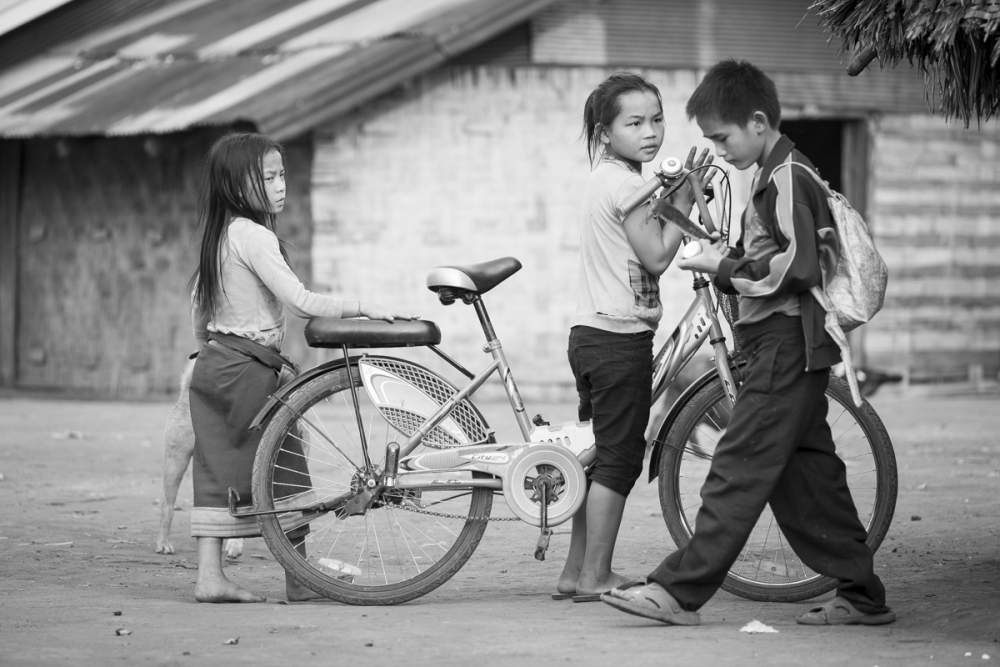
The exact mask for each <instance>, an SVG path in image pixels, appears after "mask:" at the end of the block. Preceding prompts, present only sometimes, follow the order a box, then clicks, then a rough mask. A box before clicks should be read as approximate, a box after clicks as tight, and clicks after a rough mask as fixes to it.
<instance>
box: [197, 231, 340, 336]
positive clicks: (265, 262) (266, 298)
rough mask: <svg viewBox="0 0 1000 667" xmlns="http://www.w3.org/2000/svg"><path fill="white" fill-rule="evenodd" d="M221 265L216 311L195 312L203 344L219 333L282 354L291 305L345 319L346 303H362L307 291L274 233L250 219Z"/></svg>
mask: <svg viewBox="0 0 1000 667" xmlns="http://www.w3.org/2000/svg"><path fill="white" fill-rule="evenodd" d="M219 260H220V261H219V275H220V278H221V282H222V291H221V293H220V295H219V296H220V298H219V304H218V306H217V310H216V312H215V313H214V314H212V315H211V316H210V314H208V313H205V312H203V311H202V310H201V309H199V308H197V307H195V308H194V310H193V318H192V319H193V323H194V335H195V339H196V340H197V341H198V342H199V343H201V344H203V343H204V342H205V340H206V339H207V335H208V334H207V332H209V331H214V332H218V333H228V334H235V335H237V336H242V337H244V338H248V339H250V340H252V341H255V342H257V343H260V344H262V345H266V346H268V347H271V348H274V349H276V350H280V349H281V343H282V340H283V339H284V336H285V318H284V307H285V306H287V307H288V310H289V311H290V312H291V313H292V314H293V315H297V316H298V317H304V318H309V317H343V316H344V310H345V304H347V305H348V306H349V307H350V308H354V307H355V306H356V304H357V301H353V300H351V301H344V300H343V299H340V298H337V297H334V296H330V295H327V294H318V293H316V292H310V291H309V290H307V289H306V288H305V286H304V285H303V284H302V281H300V280H299V278H298V276H296V275H295V273H294V272H293V271H292V269H291V268H290V267H289V266H288V263H287V262H286V261H285V258H284V257H282V255H281V250H280V248H279V245H278V237H277V236H275V235H274V232H272V231H271V230H269V229H268V228H267V227H264V226H263V225H258V224H257V223H255V222H254V221H252V220H248V219H246V218H234V219H233V220H232V222H230V223H229V227H228V228H227V231H226V238H225V239H223V242H222V248H221V252H220V257H219ZM356 314H357V313H356V312H351V315H356Z"/></svg>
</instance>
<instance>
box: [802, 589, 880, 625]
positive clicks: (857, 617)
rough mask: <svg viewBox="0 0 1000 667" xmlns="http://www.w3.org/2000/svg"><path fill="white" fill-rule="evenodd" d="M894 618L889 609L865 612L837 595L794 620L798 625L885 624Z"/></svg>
mask: <svg viewBox="0 0 1000 667" xmlns="http://www.w3.org/2000/svg"><path fill="white" fill-rule="evenodd" d="M895 620H896V614H895V613H893V612H891V611H884V612H880V613H877V614H866V613H865V612H863V611H859V610H858V609H857V608H856V607H855V606H854V605H852V604H851V603H850V602H848V601H847V600H845V599H844V598H842V597H840V596H837V597H835V598H833V599H832V600H829V601H827V602H824V603H823V604H821V605H820V606H818V607H813V608H812V609H810V610H809V611H807V612H806V613H804V614H802V615H800V616H799V617H798V618H796V619H795V622H796V623H799V624H800V625H885V624H886V623H892V622H893V621H895Z"/></svg>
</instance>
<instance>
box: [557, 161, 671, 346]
mask: <svg viewBox="0 0 1000 667" xmlns="http://www.w3.org/2000/svg"><path fill="white" fill-rule="evenodd" d="M644 182H645V181H644V179H643V178H642V175H641V174H640V173H638V172H636V171H635V170H633V169H632V168H631V167H629V166H628V165H627V164H625V163H624V162H622V161H620V160H616V159H613V158H608V157H604V158H602V159H601V161H600V162H598V164H597V166H596V167H595V168H594V170H593V171H592V172H591V175H590V180H589V182H588V184H587V192H586V194H585V213H584V218H583V222H582V224H581V226H580V262H579V269H578V276H579V277H578V288H577V304H576V311H575V314H574V316H573V319H572V321H571V324H573V325H577V324H582V325H586V326H589V327H594V328H597V329H603V330H605V331H613V332H616V333H639V332H642V331H655V330H656V326H657V324H658V323H659V321H660V317H661V316H662V315H663V307H662V305H661V304H660V286H659V282H658V278H657V277H656V276H654V275H653V274H652V273H650V272H649V271H647V270H646V269H645V267H643V266H642V263H641V262H640V261H639V258H638V256H636V254H635V251H634V250H633V249H632V246H631V244H630V243H629V241H628V238H627V237H626V236H625V225H624V224H623V223H624V216H623V215H622V204H623V203H624V201H625V200H626V199H627V198H628V197H629V196H630V195H632V194H633V193H634V192H635V191H636V190H637V189H638V188H639V187H640V186H641V185H642V184H643V183H644Z"/></svg>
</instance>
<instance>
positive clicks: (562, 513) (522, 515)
mask: <svg viewBox="0 0 1000 667" xmlns="http://www.w3.org/2000/svg"><path fill="white" fill-rule="evenodd" d="M545 474H548V475H550V476H551V477H552V478H553V481H554V484H553V487H552V491H551V494H550V498H549V503H548V525H549V526H558V525H559V524H561V523H563V522H565V521H568V520H569V519H570V518H572V516H573V515H574V514H575V513H576V511H577V510H578V509H580V506H581V505H582V504H583V501H584V498H585V497H586V494H587V478H586V476H585V475H584V472H583V466H582V465H580V462H579V461H578V460H577V458H576V456H574V455H573V453H572V452H571V451H569V450H568V449H567V448H565V447H562V446H558V445H532V446H531V447H526V448H525V449H524V450H523V452H522V453H521V455H520V456H518V457H517V458H516V459H515V460H514V461H513V462H511V463H510V464H509V465H508V467H507V468H506V470H505V471H504V473H503V495H504V499H505V500H506V501H507V505H508V506H509V507H510V509H511V511H513V512H514V514H516V515H517V517H518V518H519V519H521V520H522V521H524V522H525V523H527V524H529V525H532V526H540V525H541V523H542V519H541V514H542V512H541V504H540V498H539V497H538V492H537V489H536V488H535V482H536V480H537V478H538V477H539V476H540V475H545Z"/></svg>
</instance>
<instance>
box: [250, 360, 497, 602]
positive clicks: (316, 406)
mask: <svg viewBox="0 0 1000 667" xmlns="http://www.w3.org/2000/svg"><path fill="white" fill-rule="evenodd" d="M352 393H353V394H355V395H356V396H357V399H358V403H359V407H360V413H359V414H358V415H356V414H355V411H354V401H353V398H352ZM470 407H471V406H470ZM467 413H468V414H470V415H472V416H473V417H474V419H475V420H477V421H478V423H474V424H471V425H470V424H467V423H463V424H462V425H461V426H460V428H462V430H463V432H465V434H466V436H467V438H468V441H469V442H475V441H476V440H477V439H481V438H482V437H483V434H485V433H487V432H488V429H487V428H486V424H485V421H484V420H483V419H482V416H481V415H480V414H479V412H478V411H477V410H475V409H474V408H472V409H471V410H468V411H467ZM417 424H419V421H418V422H416V424H414V426H416V425H417ZM362 433H363V435H364V439H362V437H361V435H362ZM404 439H405V438H404V437H403V436H402V435H401V434H400V432H399V431H397V430H396V429H395V428H394V427H392V426H391V425H390V424H389V423H388V422H387V421H386V420H385V419H384V418H383V417H382V415H381V414H380V413H379V412H378V410H377V409H376V407H375V406H374V405H372V403H371V402H370V400H369V398H368V395H367V393H366V392H365V390H364V388H363V387H362V385H361V381H360V376H359V374H358V370H357V366H356V364H354V363H352V364H351V366H350V369H348V368H347V367H340V368H337V369H334V370H331V371H330V372H328V373H325V374H323V375H320V376H318V377H316V378H314V379H312V380H310V381H309V382H306V383H305V384H303V385H302V386H301V387H299V388H298V389H296V390H294V391H293V392H291V394H289V395H288V396H287V397H286V398H285V400H284V402H283V403H282V405H281V407H280V408H278V409H277V410H276V411H275V413H274V415H272V417H271V419H270V420H269V421H268V422H267V426H266V428H265V430H264V433H263V434H262V436H261V442H260V447H259V449H258V451H257V457H256V459H255V461H254V471H253V500H254V504H255V506H256V507H257V509H258V510H263V511H268V510H272V509H279V510H280V509H282V507H287V508H292V507H307V506H310V505H311V506H315V505H316V504H317V503H321V502H323V501H325V500H330V499H333V498H338V497H343V496H344V494H349V493H351V492H357V491H359V490H363V488H364V487H365V486H366V480H368V479H371V478H376V477H378V475H379V474H380V473H381V471H382V470H383V469H384V460H385V450H386V444H387V443H389V442H393V441H394V442H397V443H399V442H402V441H403V440H404ZM364 443H366V444H364ZM455 444H458V443H455ZM366 460H368V461H370V464H369V463H367V462H366ZM492 505H493V492H492V490H490V489H484V488H466V489H461V488H449V489H442V490H437V489H433V490H426V489H420V490H399V491H392V490H390V491H389V492H387V493H384V494H382V496H381V497H379V498H376V499H375V501H374V502H373V503H372V506H371V507H370V508H369V509H367V510H365V511H364V512H363V513H360V514H356V515H353V516H345V514H347V513H346V512H343V511H340V512H337V511H327V512H285V513H282V514H270V515H263V516H261V517H260V526H261V532H262V534H263V536H264V539H265V541H266V542H267V546H268V548H269V549H270V550H271V553H272V554H273V555H274V557H275V559H276V560H277V561H278V562H279V563H280V564H281V565H282V566H283V567H284V568H285V570H286V571H287V572H288V573H290V574H291V575H292V576H294V577H295V578H296V579H297V580H298V581H299V582H301V583H302V584H303V585H305V586H307V587H309V588H310V589H312V590H313V591H315V592H317V593H319V594H321V595H323V596H325V597H328V598H332V599H335V600H338V601H340V602H345V603H348V604H361V605H376V604H378V605H381V604H398V603H401V602H406V601H408V600H412V599H414V598H417V597H419V596H421V595H424V594H426V593H428V592H430V591H431V590H433V589H435V588H437V587H438V586H440V585H441V584H443V583H444V582H445V581H447V580H448V579H449V578H450V577H451V576H452V575H454V574H455V572H457V571H458V570H459V568H461V567H462V565H463V564H464V563H465V562H466V561H467V560H468V559H469V557H470V556H471V555H472V553H473V551H474V550H475V548H476V546H477V545H478V544H479V540H480V539H481V538H482V535H483V532H484V530H485V529H486V523H487V520H488V518H489V515H490V510H491V508H492Z"/></svg>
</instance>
